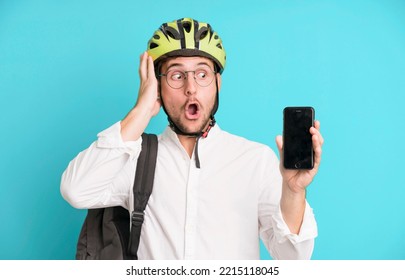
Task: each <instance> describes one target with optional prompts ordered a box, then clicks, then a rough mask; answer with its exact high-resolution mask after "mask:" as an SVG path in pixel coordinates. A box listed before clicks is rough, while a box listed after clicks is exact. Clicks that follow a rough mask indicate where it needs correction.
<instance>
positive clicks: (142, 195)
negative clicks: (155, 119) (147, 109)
mask: <svg viewBox="0 0 405 280" xmlns="http://www.w3.org/2000/svg"><path fill="white" fill-rule="evenodd" d="M157 149H158V139H157V136H156V135H154V134H147V133H143V134H142V152H141V154H140V155H139V158H138V163H137V167H136V173H135V182H134V188H133V191H134V211H132V217H131V219H132V227H131V234H130V239H129V248H128V251H129V258H130V259H134V260H137V259H138V255H137V252H138V247H139V240H140V237H141V229H142V224H143V219H144V210H145V208H146V205H147V204H148V200H149V196H150V195H151V193H152V188H153V179H154V177H155V167H156V158H157ZM143 151H145V152H143Z"/></svg>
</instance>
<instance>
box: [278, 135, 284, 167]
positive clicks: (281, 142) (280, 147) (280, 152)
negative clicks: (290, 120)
mask: <svg viewBox="0 0 405 280" xmlns="http://www.w3.org/2000/svg"><path fill="white" fill-rule="evenodd" d="M276 144H277V149H278V153H279V155H280V161H283V137H282V136H281V135H277V136H276Z"/></svg>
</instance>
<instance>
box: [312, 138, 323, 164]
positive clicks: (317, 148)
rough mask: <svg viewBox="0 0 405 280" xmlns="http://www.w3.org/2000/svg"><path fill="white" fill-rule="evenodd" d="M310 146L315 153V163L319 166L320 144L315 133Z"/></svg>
mask: <svg viewBox="0 0 405 280" xmlns="http://www.w3.org/2000/svg"><path fill="white" fill-rule="evenodd" d="M312 146H313V149H314V153H315V165H316V166H319V165H320V164H321V158H322V144H321V142H320V139H319V136H318V135H317V134H315V135H313V136H312Z"/></svg>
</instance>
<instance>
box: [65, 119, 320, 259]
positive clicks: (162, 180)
mask: <svg viewBox="0 0 405 280" xmlns="http://www.w3.org/2000/svg"><path fill="white" fill-rule="evenodd" d="M120 131H121V126H120V122H118V123H116V124H114V125H113V126H111V127H110V128H108V129H106V130H105V131H103V132H101V133H99V134H98V140H97V141H95V142H94V143H93V144H92V145H91V146H90V147H89V148H88V149H86V150H84V151H83V152H81V153H80V154H79V155H78V156H77V157H76V158H75V159H73V160H72V161H71V162H70V164H69V166H68V167H67V169H66V170H65V172H64V173H63V175H62V182H61V192H62V195H63V197H64V198H65V199H66V200H67V201H68V202H69V203H70V204H71V205H72V206H73V207H76V208H99V207H109V206H117V205H121V206H123V207H125V208H127V209H128V210H129V211H131V212H132V210H133V192H132V186H133V182H134V176H135V170H136V164H137V158H138V156H139V153H140V150H141V141H142V139H141V138H140V139H139V140H137V141H129V142H123V140H122V138H121V133H120ZM158 140H159V145H158V157H157V163H156V172H155V180H154V187H153V192H152V195H151V196H150V198H149V201H148V205H147V207H146V209H145V220H144V223H143V226H142V233H141V240H140V244H139V250H138V257H139V259H259V258H260V250H259V248H260V246H259V237H261V239H262V240H263V243H264V244H265V246H266V247H267V249H268V250H269V253H270V254H271V256H272V257H273V258H275V259H309V258H310V257H311V255H312V251H313V246H314V238H315V237H316V236H317V225H316V222H315V219H314V215H313V212H312V209H311V208H310V206H309V205H308V203H307V204H306V208H305V214H304V220H303V223H302V226H301V229H300V233H299V234H298V235H297V234H292V233H291V232H290V231H289V229H288V226H287V225H286V224H285V222H284V220H283V218H282V214H281V210H280V206H279V203H280V197H281V184H282V177H281V175H280V171H279V161H278V159H277V157H276V155H275V153H274V152H273V151H272V150H271V149H270V148H269V147H267V146H265V145H262V144H259V143H255V142H252V141H248V140H246V139H244V138H242V137H238V136H235V135H232V134H229V133H227V132H225V131H223V130H221V129H220V128H219V127H218V125H216V126H214V127H213V128H212V129H211V131H210V133H209V135H208V137H207V138H201V139H200V140H199V145H198V154H199V158H200V162H201V168H197V167H196V164H195V154H194V153H193V155H192V158H191V159H190V157H189V156H188V154H187V152H186V151H185V150H184V148H183V147H182V145H181V143H180V142H179V140H178V137H177V135H176V134H175V133H174V132H173V131H172V130H171V129H170V128H167V129H166V130H165V131H164V133H163V134H161V135H159V137H158Z"/></svg>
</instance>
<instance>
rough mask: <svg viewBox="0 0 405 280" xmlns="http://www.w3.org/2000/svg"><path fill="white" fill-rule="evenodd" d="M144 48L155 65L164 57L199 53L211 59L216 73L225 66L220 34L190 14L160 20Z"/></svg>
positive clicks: (198, 54) (197, 54) (221, 70)
mask: <svg viewBox="0 0 405 280" xmlns="http://www.w3.org/2000/svg"><path fill="white" fill-rule="evenodd" d="M147 51H148V53H149V55H150V56H151V57H152V58H153V61H154V64H155V67H156V66H157V65H159V62H161V61H162V60H163V59H165V58H167V57H175V56H203V57H207V58H210V59H212V60H213V61H214V63H215V65H216V67H217V69H216V70H217V71H218V72H219V73H220V74H222V72H223V71H224V68H225V62H226V54H225V49H224V47H223V46H222V40H221V38H220V37H219V36H218V34H217V33H216V32H215V31H214V30H213V29H212V28H211V26H210V25H209V24H208V23H204V22H199V21H197V20H194V19H191V18H182V19H178V20H175V21H172V22H168V23H163V24H162V25H161V26H160V28H159V29H158V30H156V32H155V33H154V34H153V36H152V38H151V39H150V40H149V42H148V47H147ZM156 70H158V69H156Z"/></svg>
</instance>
